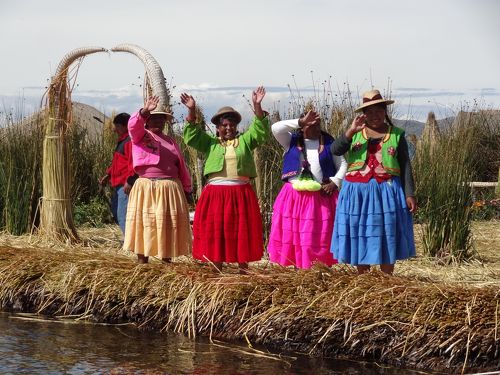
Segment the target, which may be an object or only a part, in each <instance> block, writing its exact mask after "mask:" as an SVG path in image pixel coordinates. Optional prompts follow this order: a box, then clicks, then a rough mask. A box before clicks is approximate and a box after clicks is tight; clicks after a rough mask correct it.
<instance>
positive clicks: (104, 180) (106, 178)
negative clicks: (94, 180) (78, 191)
mask: <svg viewBox="0 0 500 375" xmlns="http://www.w3.org/2000/svg"><path fill="white" fill-rule="evenodd" d="M108 182H109V175H106V176H102V177H101V178H100V179H99V185H101V186H105V185H107V184H108Z"/></svg>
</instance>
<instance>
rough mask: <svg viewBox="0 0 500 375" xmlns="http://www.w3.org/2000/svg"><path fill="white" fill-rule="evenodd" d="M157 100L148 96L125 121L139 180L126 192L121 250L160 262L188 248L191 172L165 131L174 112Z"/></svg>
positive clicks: (189, 243)
mask: <svg viewBox="0 0 500 375" xmlns="http://www.w3.org/2000/svg"><path fill="white" fill-rule="evenodd" d="M158 102H159V99H158V97H156V96H154V97H151V98H149V99H148V100H147V102H146V104H145V105H144V108H142V109H140V110H139V111H138V112H136V113H134V114H133V115H132V116H131V117H130V120H129V123H128V131H129V134H130V138H131V140H132V158H133V165H134V170H135V172H136V173H137V174H138V175H139V178H138V179H137V181H136V182H135V183H134V186H133V188H132V190H131V192H130V196H129V203H128V208H127V220H126V226H125V228H126V229H125V241H124V245H123V247H124V249H125V250H130V251H133V252H135V253H136V254H137V258H138V262H139V263H147V262H148V259H149V257H150V256H157V257H158V258H160V259H161V260H162V261H163V262H170V260H171V258H172V257H176V256H179V255H187V254H190V252H191V242H192V237H191V228H190V225H189V211H188V203H187V199H186V197H187V196H188V195H189V194H190V193H191V188H192V187H191V176H190V174H189V171H188V169H187V167H186V163H185V161H184V158H183V156H182V153H181V151H180V149H179V146H178V145H177V144H176V143H175V141H174V140H173V139H172V138H171V137H169V136H167V135H165V134H163V129H164V128H165V123H166V122H167V121H171V119H172V114H170V113H168V112H166V111H164V110H162V109H157V106H158Z"/></svg>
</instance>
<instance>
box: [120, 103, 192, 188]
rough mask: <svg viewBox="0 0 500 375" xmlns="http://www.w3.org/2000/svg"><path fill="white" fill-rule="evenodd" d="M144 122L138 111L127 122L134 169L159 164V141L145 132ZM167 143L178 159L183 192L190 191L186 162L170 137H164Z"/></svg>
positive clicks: (189, 176) (148, 132) (190, 185)
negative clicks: (173, 149) (171, 146)
mask: <svg viewBox="0 0 500 375" xmlns="http://www.w3.org/2000/svg"><path fill="white" fill-rule="evenodd" d="M145 123H146V121H145V119H144V118H143V117H142V116H141V115H140V113H139V111H137V112H135V113H134V114H133V115H132V116H131V117H130V119H129V120H128V132H129V134H130V139H131V140H132V163H133V166H134V169H135V168H136V167H138V166H147V165H156V164H158V163H159V162H160V141H158V140H157V138H156V137H157V136H155V135H154V134H153V133H151V132H150V131H149V130H147V129H146V128H145V127H144V125H145ZM165 137H166V139H167V141H168V142H171V143H172V144H173V145H174V147H175V150H176V151H177V156H178V157H179V180H180V181H181V183H182V187H183V189H184V191H185V192H187V193H190V192H191V191H192V182H191V175H190V174H189V170H188V169H187V167H186V162H185V161H184V157H183V156H182V152H181V150H180V148H179V146H178V145H177V143H176V142H175V141H174V139H173V138H172V137H169V136H165Z"/></svg>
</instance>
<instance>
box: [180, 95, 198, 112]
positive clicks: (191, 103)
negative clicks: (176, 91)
mask: <svg viewBox="0 0 500 375" xmlns="http://www.w3.org/2000/svg"><path fill="white" fill-rule="evenodd" d="M181 102H182V104H184V105H185V106H186V107H187V108H188V109H195V107H196V101H195V100H194V98H193V97H192V96H191V95H189V94H186V93H185V92H184V93H182V94H181Z"/></svg>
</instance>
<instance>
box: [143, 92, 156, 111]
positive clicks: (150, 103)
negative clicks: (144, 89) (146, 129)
mask: <svg viewBox="0 0 500 375" xmlns="http://www.w3.org/2000/svg"><path fill="white" fill-rule="evenodd" d="M159 102H160V98H159V97H158V96H156V95H155V96H152V97H150V98H148V100H146V103H145V104H144V108H142V113H143V114H145V115H149V114H150V113H151V111H154V110H155V108H156V106H157V105H158V103H159Z"/></svg>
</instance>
